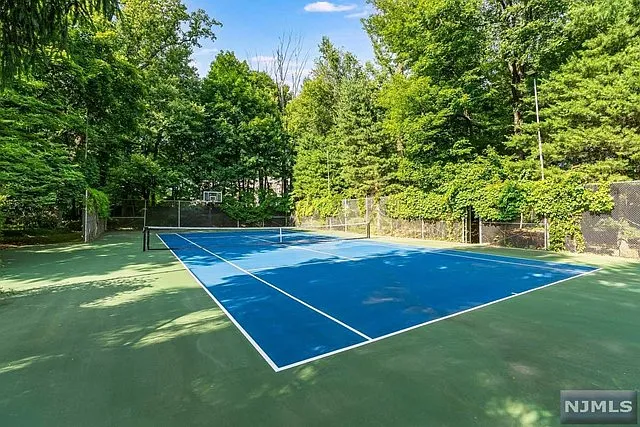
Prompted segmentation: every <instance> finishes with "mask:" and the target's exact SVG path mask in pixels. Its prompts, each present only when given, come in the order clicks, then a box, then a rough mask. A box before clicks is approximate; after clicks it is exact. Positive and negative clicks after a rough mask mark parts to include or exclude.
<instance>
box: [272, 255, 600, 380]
mask: <svg viewBox="0 0 640 427" xmlns="http://www.w3.org/2000/svg"><path fill="white" fill-rule="evenodd" d="M600 270H602V269H601V268H598V269H595V270H591V271H587V272H585V273H582V274H578V275H576V276H572V277H567V278H565V279H562V280H558V281H556V282H553V283H548V284H546V285H542V286H539V287H537V288H533V289H529V290H526V291H522V292H520V293H514V294H511V295H509V296H506V297H504V298H500V299H497V300H494V301H490V302H488V303H485V304H481V305H478V306H476V307H471V308H468V309H466V310H462V311H458V312H456V313H452V314H449V315H447V316H443V317H439V318H437V319H433V320H429V321H427V322H424V323H419V324H417V325H413V326H409V327H408V328H404V329H400V330H398V331H394V332H391V333H388V334H386V335H381V336H379V337H376V338H372V339H371V340H370V341H364V342H361V343H358V344H354V345H351V346H348V347H343V348H340V349H338V350H334V351H331V352H329V353H325V354H320V355H318V356H315V357H310V358H308V359H304V360H300V361H298V362H295V363H291V364H289V365H285V366H282V367H280V368H278V370H277V372H280V371H284V370H286V369H291V368H295V367H297V366H301V365H305V364H307V363H310V362H314V361H316V360H320V359H324V358H325V357H329V356H333V355H335V354H338V353H342V352H345V351H348V350H353V349H355V348H358V347H362V346H365V345H368V344H372V343H374V342H377V341H381V340H383V339H385V338H390V337H392V336H395V335H399V334H402V333H405V332H409V331H411V330H413V329H418V328H421V327H423V326H427V325H430V324H432V323H436V322H440V321H442V320H446V319H451V318H452V317H456V316H460V315H462V314H465V313H469V312H471V311H474V310H480V309H482V308H485V307H488V306H490V305H493V304H497V303H499V302H503V301H507V300H509V299H511V298H516V297H519V296H521V295H525V294H529V293H531V292H535V291H538V290H540V289H544V288H548V287H550V286H554V285H557V284H559V283H562V282H566V281H568V280H572V279H577V278H578V277H582V276H586V275H588V274H592V273H595V272H598V271H600Z"/></svg>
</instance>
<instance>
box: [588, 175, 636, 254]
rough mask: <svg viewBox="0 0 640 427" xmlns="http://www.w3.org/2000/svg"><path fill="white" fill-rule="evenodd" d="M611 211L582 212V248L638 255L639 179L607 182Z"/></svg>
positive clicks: (591, 251)
mask: <svg viewBox="0 0 640 427" xmlns="http://www.w3.org/2000/svg"><path fill="white" fill-rule="evenodd" d="M610 188H611V197H613V202H614V208H613V211H611V213H608V214H602V215H593V214H590V213H588V212H587V213H584V214H583V215H582V223H581V228H582V235H583V237H584V241H585V251H586V252H589V253H594V254H602V255H613V256H620V257H625V258H636V259H637V258H640V181H629V182H618V183H613V184H611V187H610Z"/></svg>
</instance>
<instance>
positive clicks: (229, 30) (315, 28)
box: [186, 0, 373, 76]
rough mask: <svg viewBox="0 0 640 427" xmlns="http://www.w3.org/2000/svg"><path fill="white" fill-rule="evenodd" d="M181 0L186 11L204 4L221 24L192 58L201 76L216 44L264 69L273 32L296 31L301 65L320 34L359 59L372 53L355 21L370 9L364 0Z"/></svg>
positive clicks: (275, 39) (273, 42) (313, 52)
mask: <svg viewBox="0 0 640 427" xmlns="http://www.w3.org/2000/svg"><path fill="white" fill-rule="evenodd" d="M186 4H187V7H188V8H189V10H190V11H194V10H196V9H204V10H205V11H206V12H207V13H208V15H209V16H211V17H212V18H215V19H216V20H218V21H220V22H221V23H222V25H223V26H222V27H217V28H215V32H216V36H217V40H216V41H215V42H212V41H210V40H207V41H204V42H203V43H202V48H200V49H196V51H195V52H194V55H193V61H194V64H195V66H196V67H197V68H198V71H199V73H200V74H201V75H203V76H204V75H206V73H207V71H208V70H209V64H210V63H211V61H212V60H213V59H214V58H215V56H216V54H217V53H218V52H219V51H221V50H231V51H234V52H235V53H236V56H237V57H238V58H240V59H243V60H247V61H249V62H251V65H252V67H253V68H260V69H262V70H264V69H265V65H268V62H269V61H270V58H272V57H273V51H274V49H275V48H276V46H277V45H278V38H279V37H281V36H282V35H283V34H286V33H290V32H292V33H293V34H296V35H299V36H301V37H302V40H303V44H304V51H305V52H306V51H309V54H310V56H309V58H310V59H309V61H308V63H307V65H306V68H311V67H312V66H313V58H315V57H316V56H317V53H318V49H317V46H318V44H319V43H320V40H321V39H322V37H323V36H327V37H329V38H330V39H331V41H332V42H333V43H334V44H335V45H336V46H338V47H341V48H344V49H346V50H348V51H350V52H352V53H353V54H355V55H356V56H357V57H358V58H359V59H360V60H361V61H368V60H372V59H373V49H372V47H371V41H370V40H369V37H368V35H367V33H366V32H365V31H364V29H363V28H362V22H361V21H360V20H361V19H362V18H363V17H366V16H368V14H369V13H370V11H371V7H370V6H368V5H367V4H366V3H365V0H353V1H351V0H344V1H342V0H339V1H333V2H327V1H318V2H314V1H313V0H279V1H273V0H271V1H268V0H186Z"/></svg>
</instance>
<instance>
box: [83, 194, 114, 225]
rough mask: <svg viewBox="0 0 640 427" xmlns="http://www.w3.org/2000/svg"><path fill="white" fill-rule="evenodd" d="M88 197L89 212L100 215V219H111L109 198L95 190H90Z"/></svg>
mask: <svg viewBox="0 0 640 427" xmlns="http://www.w3.org/2000/svg"><path fill="white" fill-rule="evenodd" d="M88 195H89V197H88V200H87V207H88V209H89V212H90V213H92V214H96V215H98V216H99V217H100V218H104V219H106V218H109V214H110V204H109V197H108V196H107V195H106V194H105V193H103V192H102V191H100V190H96V189H95V188H89V191H88Z"/></svg>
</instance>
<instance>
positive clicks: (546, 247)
mask: <svg viewBox="0 0 640 427" xmlns="http://www.w3.org/2000/svg"><path fill="white" fill-rule="evenodd" d="M544 250H545V251H548V250H549V221H548V220H547V215H545V216H544Z"/></svg>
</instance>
